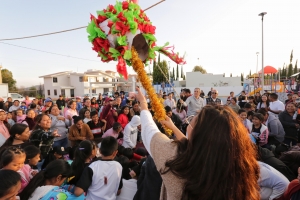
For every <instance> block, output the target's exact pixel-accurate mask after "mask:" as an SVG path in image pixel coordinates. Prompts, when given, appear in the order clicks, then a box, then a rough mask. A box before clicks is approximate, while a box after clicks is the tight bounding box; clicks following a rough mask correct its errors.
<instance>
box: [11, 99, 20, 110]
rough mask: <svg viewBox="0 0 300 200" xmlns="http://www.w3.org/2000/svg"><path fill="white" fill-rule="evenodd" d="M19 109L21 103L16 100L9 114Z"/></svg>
mask: <svg viewBox="0 0 300 200" xmlns="http://www.w3.org/2000/svg"><path fill="white" fill-rule="evenodd" d="M19 108H20V101H19V100H14V104H13V105H12V106H11V107H10V108H9V109H8V112H12V111H14V110H18V109H19Z"/></svg>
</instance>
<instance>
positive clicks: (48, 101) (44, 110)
mask: <svg viewBox="0 0 300 200" xmlns="http://www.w3.org/2000/svg"><path fill="white" fill-rule="evenodd" d="M51 106H52V99H51V98H50V97H48V98H47V99H45V102H44V106H43V107H42V112H43V113H44V112H46V111H47V110H48V109H49V108H50V107H51Z"/></svg>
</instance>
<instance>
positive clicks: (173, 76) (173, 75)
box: [172, 67, 175, 80]
mask: <svg viewBox="0 0 300 200" xmlns="http://www.w3.org/2000/svg"><path fill="white" fill-rule="evenodd" d="M172 78H173V80H175V69H174V67H173V74H172Z"/></svg>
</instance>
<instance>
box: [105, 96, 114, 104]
mask: <svg viewBox="0 0 300 200" xmlns="http://www.w3.org/2000/svg"><path fill="white" fill-rule="evenodd" d="M113 100H114V99H113V98H110V97H107V98H106V99H105V103H107V102H109V101H113Z"/></svg>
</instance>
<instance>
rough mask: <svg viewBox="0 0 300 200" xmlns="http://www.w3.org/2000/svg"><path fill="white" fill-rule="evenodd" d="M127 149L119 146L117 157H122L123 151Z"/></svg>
mask: <svg viewBox="0 0 300 200" xmlns="http://www.w3.org/2000/svg"><path fill="white" fill-rule="evenodd" d="M124 149H125V147H124V146H122V145H119V146H118V154H117V156H121V155H123V150H124Z"/></svg>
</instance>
